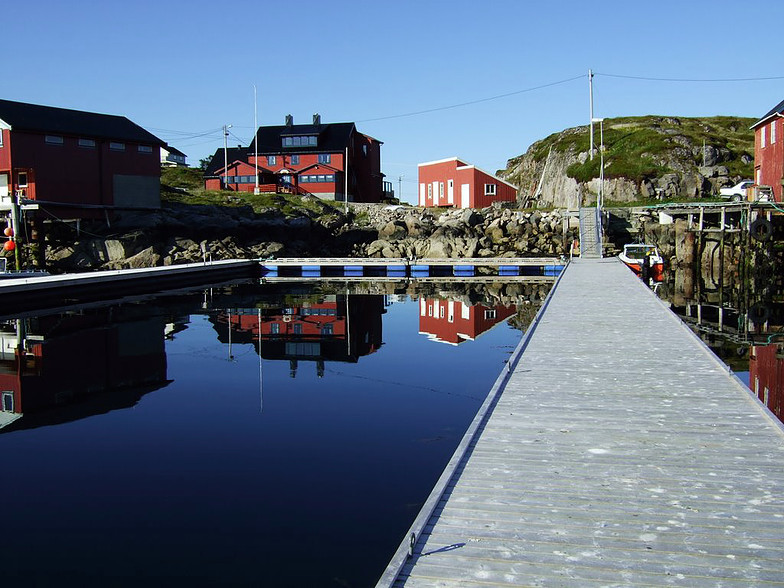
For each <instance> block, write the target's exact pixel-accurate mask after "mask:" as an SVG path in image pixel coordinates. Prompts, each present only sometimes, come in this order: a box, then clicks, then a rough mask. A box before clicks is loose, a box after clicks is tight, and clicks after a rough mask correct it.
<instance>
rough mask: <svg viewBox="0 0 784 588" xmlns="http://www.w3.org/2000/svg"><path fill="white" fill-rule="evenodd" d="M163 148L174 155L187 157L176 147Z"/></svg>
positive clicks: (167, 146)
mask: <svg viewBox="0 0 784 588" xmlns="http://www.w3.org/2000/svg"><path fill="white" fill-rule="evenodd" d="M164 148H165V149H166V151H168V152H169V153H173V154H174V155H182V156H183V157H187V156H186V155H185V154H184V153H183V152H182V151H180V150H179V149H177V148H176V147H172V146H171V145H166V146H165V147H164Z"/></svg>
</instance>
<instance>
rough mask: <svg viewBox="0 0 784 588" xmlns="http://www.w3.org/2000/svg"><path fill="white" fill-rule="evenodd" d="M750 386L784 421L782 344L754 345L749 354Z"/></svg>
mask: <svg viewBox="0 0 784 588" xmlns="http://www.w3.org/2000/svg"><path fill="white" fill-rule="evenodd" d="M749 388H751V390H752V392H754V394H755V395H756V396H757V398H759V399H760V401H762V403H763V404H765V406H767V407H768V408H769V409H770V411H771V412H772V413H773V414H775V415H776V416H777V417H778V418H779V420H781V421H784V406H782V405H784V353H782V351H781V349H780V345H775V344H774V345H754V346H753V347H752V348H751V354H750V355H749Z"/></svg>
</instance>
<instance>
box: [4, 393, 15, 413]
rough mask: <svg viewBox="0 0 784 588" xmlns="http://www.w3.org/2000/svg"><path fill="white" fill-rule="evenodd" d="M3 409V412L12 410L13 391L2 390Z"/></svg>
mask: <svg viewBox="0 0 784 588" xmlns="http://www.w3.org/2000/svg"><path fill="white" fill-rule="evenodd" d="M3 410H4V411H5V412H14V393H13V392H3Z"/></svg>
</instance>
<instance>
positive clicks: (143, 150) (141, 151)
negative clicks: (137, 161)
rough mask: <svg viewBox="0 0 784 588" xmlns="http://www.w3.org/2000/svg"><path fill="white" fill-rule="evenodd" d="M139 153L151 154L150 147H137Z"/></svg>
mask: <svg viewBox="0 0 784 588" xmlns="http://www.w3.org/2000/svg"><path fill="white" fill-rule="evenodd" d="M138 149H139V153H152V147H150V146H149V145H139V147H138Z"/></svg>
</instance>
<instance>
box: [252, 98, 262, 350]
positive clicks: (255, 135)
mask: <svg viewBox="0 0 784 588" xmlns="http://www.w3.org/2000/svg"><path fill="white" fill-rule="evenodd" d="M256 105H257V101H256V84H253V144H254V145H255V146H256V154H255V155H256V157H255V159H254V161H255V162H256V187H255V188H253V193H254V194H255V195H256V196H258V195H259V115H258V109H257V106H256ZM259 341H261V332H259Z"/></svg>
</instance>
